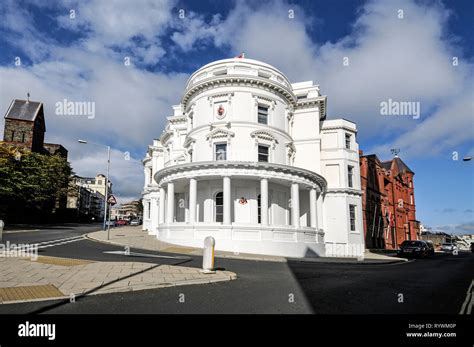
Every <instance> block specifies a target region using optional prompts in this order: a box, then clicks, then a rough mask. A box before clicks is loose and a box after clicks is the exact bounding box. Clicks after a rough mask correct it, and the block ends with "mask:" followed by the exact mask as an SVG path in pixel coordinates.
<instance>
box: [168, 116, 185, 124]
mask: <svg viewBox="0 0 474 347" xmlns="http://www.w3.org/2000/svg"><path fill="white" fill-rule="evenodd" d="M167 120H168V122H169V123H171V124H180V123H186V121H187V118H186V116H185V115H181V116H172V117H167Z"/></svg>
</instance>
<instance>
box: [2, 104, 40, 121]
mask: <svg viewBox="0 0 474 347" xmlns="http://www.w3.org/2000/svg"><path fill="white" fill-rule="evenodd" d="M42 106H43V103H41V102H38V101H27V100H18V99H14V100H13V101H12V103H11V105H10V108H9V109H8V111H7V114H6V115H5V118H8V119H19V120H24V121H30V122H34V121H35V119H36V117H37V116H38V114H39V111H40V109H41V107H42Z"/></svg>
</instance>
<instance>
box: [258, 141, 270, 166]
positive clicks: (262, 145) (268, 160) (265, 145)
mask: <svg viewBox="0 0 474 347" xmlns="http://www.w3.org/2000/svg"><path fill="white" fill-rule="evenodd" d="M260 147H266V148H267V149H268V155H267V161H260V158H259V157H260V150H259V149H260ZM270 158H271V145H268V144H266V143H261V142H259V143H258V144H257V161H258V162H259V163H270Z"/></svg>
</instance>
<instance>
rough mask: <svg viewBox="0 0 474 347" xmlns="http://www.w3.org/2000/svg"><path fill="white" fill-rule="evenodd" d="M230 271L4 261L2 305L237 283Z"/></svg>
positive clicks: (63, 260) (51, 259) (48, 260)
mask: <svg viewBox="0 0 474 347" xmlns="http://www.w3.org/2000/svg"><path fill="white" fill-rule="evenodd" d="M236 277H237V276H236V274H235V273H233V272H230V271H217V272H216V273H215V274H202V273H201V272H200V270H199V269H196V268H190V267H184V266H170V265H159V264H149V263H140V262H93V261H87V260H86V261H85V260H79V259H66V258H56V257H44V256H39V257H38V258H37V260H36V261H34V260H31V259H30V258H19V257H0V303H13V302H24V301H32V300H50V299H53V298H70V297H71V296H72V295H74V296H78V295H96V294H105V293H117V292H126V291H136V290H143V289H152V288H162V287H170V286H179V285H190V284H206V283H212V282H221V281H230V280H233V279H236Z"/></svg>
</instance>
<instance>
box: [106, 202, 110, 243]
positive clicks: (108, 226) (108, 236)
mask: <svg viewBox="0 0 474 347" xmlns="http://www.w3.org/2000/svg"><path fill="white" fill-rule="evenodd" d="M107 205H108V209H109V222H108V223H107V241H108V240H109V239H110V214H111V213H110V204H109V203H108V202H107Z"/></svg>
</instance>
